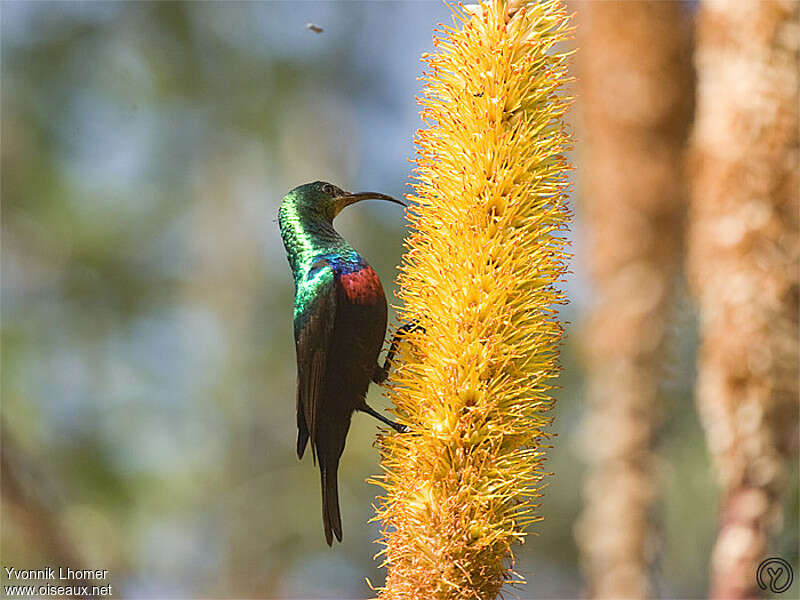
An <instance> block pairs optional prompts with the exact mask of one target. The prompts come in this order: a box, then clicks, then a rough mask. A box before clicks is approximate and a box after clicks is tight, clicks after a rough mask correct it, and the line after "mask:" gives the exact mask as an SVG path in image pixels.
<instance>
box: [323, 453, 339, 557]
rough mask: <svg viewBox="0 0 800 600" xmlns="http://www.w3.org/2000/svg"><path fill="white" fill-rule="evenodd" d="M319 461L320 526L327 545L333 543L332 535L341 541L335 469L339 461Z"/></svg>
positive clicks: (337, 468)
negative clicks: (329, 462)
mask: <svg viewBox="0 0 800 600" xmlns="http://www.w3.org/2000/svg"><path fill="white" fill-rule="evenodd" d="M326 462H327V461H325V462H323V460H320V461H319V473H320V478H321V480H322V527H323V529H324V530H325V541H326V542H328V546H332V545H333V536H334V535H335V536H336V539H337V540H339V541H340V542H341V541H342V516H341V514H340V513H339V489H338V484H337V476H336V475H337V473H336V472H337V471H338V470H339V461H338V460H337V461H336V462H335V463H334V464H326Z"/></svg>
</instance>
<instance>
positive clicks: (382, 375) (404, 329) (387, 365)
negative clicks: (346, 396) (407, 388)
mask: <svg viewBox="0 0 800 600" xmlns="http://www.w3.org/2000/svg"><path fill="white" fill-rule="evenodd" d="M417 330H421V331H423V332H424V331H425V328H424V327H423V326H422V325H420V324H419V323H418V322H417V321H416V320H414V321H411V322H410V323H404V324H403V325H401V326H400V327H398V328H397V331H396V332H395V334H394V336H393V337H392V343H391V344H389V351H388V352H387V353H386V358H385V359H384V360H383V366H381V365H376V366H375V373H374V374H373V375H372V381H373V382H375V383H377V384H379V385H380V384H381V383H383V382H384V381H386V378H387V377H389V371H390V369H391V368H392V362H394V356H395V354H397V346H398V344H399V343H400V340H401V339H402V338H403V337H404V336H406V335H408V334H409V333H411V332H414V331H417Z"/></svg>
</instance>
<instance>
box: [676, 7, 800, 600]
mask: <svg viewBox="0 0 800 600" xmlns="http://www.w3.org/2000/svg"><path fill="white" fill-rule="evenodd" d="M697 38H698V40H697V52H696V59H695V60H696V65H697V73H698V107H697V118H696V122H695V128H694V132H693V134H692V135H693V140H692V148H691V156H692V160H691V167H692V175H693V177H692V181H691V184H692V203H691V210H690V219H689V263H688V267H689V275H690V283H691V284H692V289H693V291H694V293H695V296H696V298H697V303H698V308H699V313H700V325H701V327H700V329H701V336H702V344H701V348H700V357H699V364H698V381H697V402H698V406H699V410H700V415H701V418H702V421H703V425H704V427H705V430H706V439H707V443H708V448H709V452H710V454H711V457H712V459H713V462H714V464H715V466H716V468H717V475H718V481H719V484H720V488H721V499H720V515H719V531H718V534H717V539H716V542H715V545H714V550H713V553H712V556H711V586H710V590H709V596H710V597H711V598H725V599H735V598H753V597H756V596H758V595H759V593H760V592H759V590H758V589H757V587H756V580H755V576H754V574H755V573H756V571H757V568H758V565H759V563H760V562H761V560H763V559H764V558H766V556H767V551H768V547H769V546H768V540H769V534H770V533H771V531H772V529H773V528H774V527H775V525H776V524H777V523H779V522H780V520H781V518H780V514H781V505H782V499H783V498H782V497H783V494H784V491H785V487H786V481H787V478H788V477H787V475H788V473H789V469H790V468H796V457H797V443H798V422H799V420H798V402H797V398H798V371H797V368H798V359H799V358H800V348H799V346H798V337H799V335H800V325H799V324H798V311H799V310H800V307H799V306H798V297H800V278H799V277H798V270H797V263H798V259H800V235H798V233H799V232H800V224H799V223H798V215H800V199H799V198H798V193H797V190H798V188H800V177H798V168H797V164H798V156H800V137H799V136H798V128H797V123H798V105H800V97H798V87H799V84H800V74H798V70H797V64H798V60H800V5H798V3H797V2H793V1H791V0H771V1H765V2H728V3H719V2H703V3H701V11H700V17H699V25H698V35H697Z"/></svg>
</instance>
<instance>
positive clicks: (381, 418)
mask: <svg viewBox="0 0 800 600" xmlns="http://www.w3.org/2000/svg"><path fill="white" fill-rule="evenodd" d="M358 410H360V411H361V412H365V413H367V414H368V415H372V416H373V417H375V418H376V419H378V421H380V422H381V423H385V424H386V425H388V426H389V427H391V428H392V429H394V430H395V431H396V432H397V433H406V432H407V431H408V427H406V426H405V425H400V423H395V422H394V421H392V420H391V419H387V418H386V417H384V416H383V415H382V414H381V413H379V412H378V411H376V410H375V409H373V408H371V407H370V406H368V405H367V404H366V403H364V406H362V407H361V408H359V409H358Z"/></svg>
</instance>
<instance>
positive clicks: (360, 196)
mask: <svg viewBox="0 0 800 600" xmlns="http://www.w3.org/2000/svg"><path fill="white" fill-rule="evenodd" d="M337 200H344V202H345V206H349V205H350V204H355V203H356V202H360V201H361V200H388V201H389V202H394V203H395V204H399V205H400V206H406V207H407V206H408V204H406V203H405V202H403V201H402V200H398V199H397V198H393V197H392V196H387V195H386V194H380V193H378V192H358V193H357V194H345V195H344V196H339V197H338V198H337Z"/></svg>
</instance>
